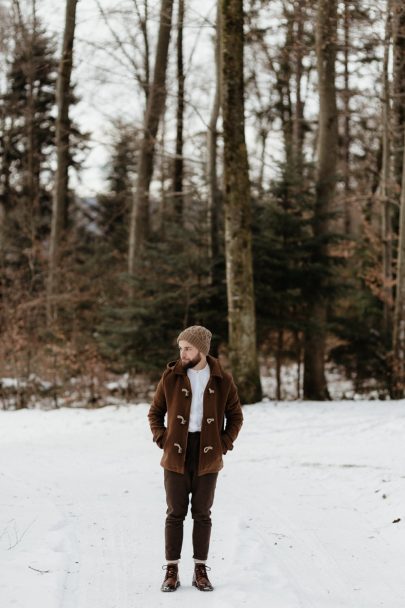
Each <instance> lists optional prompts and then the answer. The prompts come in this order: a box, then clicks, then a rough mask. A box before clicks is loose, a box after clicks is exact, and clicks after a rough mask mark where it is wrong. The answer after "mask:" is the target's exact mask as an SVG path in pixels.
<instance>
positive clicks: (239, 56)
mask: <svg viewBox="0 0 405 608" xmlns="http://www.w3.org/2000/svg"><path fill="white" fill-rule="evenodd" d="M221 7H222V15H221V19H222V112H223V127H224V211H225V256H226V280H227V295H228V326H229V350H230V359H231V363H232V370H233V372H234V374H235V377H236V381H237V383H238V387H239V392H240V396H241V399H242V401H243V402H244V403H253V402H255V401H258V400H260V399H261V395H262V392H261V384H260V376H259V366H258V358H257V348H256V319H255V302H254V292H253V269H252V246H251V241H252V234H251V198H250V185H249V174H248V160H247V152H246V143H245V120H244V80H243V1H242V0H222V2H221Z"/></svg>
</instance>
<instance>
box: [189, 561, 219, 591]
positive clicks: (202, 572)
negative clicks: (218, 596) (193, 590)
mask: <svg viewBox="0 0 405 608" xmlns="http://www.w3.org/2000/svg"><path fill="white" fill-rule="evenodd" d="M207 568H208V570H211V568H209V567H208V566H206V565H205V564H195V566H194V576H193V585H194V587H197V589H199V590H200V591H213V590H214V587H213V586H212V585H211V583H210V580H209V578H208V574H207Z"/></svg>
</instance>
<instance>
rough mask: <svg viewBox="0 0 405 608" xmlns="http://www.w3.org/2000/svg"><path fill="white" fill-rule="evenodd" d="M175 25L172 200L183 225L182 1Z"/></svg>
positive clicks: (181, 1)
mask: <svg viewBox="0 0 405 608" xmlns="http://www.w3.org/2000/svg"><path fill="white" fill-rule="evenodd" d="M178 7H179V8H178V23H177V86H178V89H177V112H176V120H177V124H176V155H175V158H174V170H173V173H174V175H173V200H174V212H175V216H176V221H177V222H178V224H179V226H181V225H182V223H183V206H184V201H183V168H184V167H183V165H184V163H183V118H184V66H183V23H184V0H179V2H178Z"/></svg>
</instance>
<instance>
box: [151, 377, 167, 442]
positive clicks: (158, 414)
mask: <svg viewBox="0 0 405 608" xmlns="http://www.w3.org/2000/svg"><path fill="white" fill-rule="evenodd" d="M164 379H165V374H163V376H162V377H161V379H160V381H159V384H158V385H157V388H156V392H155V395H154V397H153V401H152V405H151V406H150V408H149V412H148V419H149V425H150V429H151V431H152V435H153V441H154V442H155V443H157V445H158V446H159V447H160V448H163V443H164V437H163V435H164V434H165V432H166V427H165V415H166V412H167V404H166V397H165V390H164Z"/></svg>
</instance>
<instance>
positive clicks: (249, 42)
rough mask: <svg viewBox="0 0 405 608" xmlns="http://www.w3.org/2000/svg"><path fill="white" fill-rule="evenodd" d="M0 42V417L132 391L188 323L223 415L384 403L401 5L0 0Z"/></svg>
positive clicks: (390, 356) (403, 251)
mask: <svg viewBox="0 0 405 608" xmlns="http://www.w3.org/2000/svg"><path fill="white" fill-rule="evenodd" d="M56 22H57V23H58V25H57V26H56V28H55V23H56ZM0 46H1V48H0V53H1V57H0V166H1V171H0V336H1V337H0V407H3V408H8V407H18V408H23V407H29V406H31V405H32V404H33V403H35V399H37V398H38V396H41V397H44V398H47V399H48V400H49V403H50V404H52V405H53V406H56V407H57V406H59V405H61V404H62V403H63V404H64V405H66V404H69V402H70V401H69V400H71V402H72V403H73V402H74V401H77V400H82V401H84V402H85V403H86V404H87V405H88V406H90V407H91V406H97V405H100V404H102V403H103V402H104V401H105V397H106V395H107V394H108V385H109V383H110V384H111V385H112V383H113V384H114V387H115V388H114V390H115V391H118V392H119V393H120V395H121V396H122V395H123V396H125V398H127V399H133V398H136V397H137V396H139V395H142V397H145V394H148V390H149V388H150V386H153V385H154V383H155V381H156V379H157V378H158V377H159V375H160V373H161V372H162V371H163V369H164V367H165V365H166V364H167V362H168V361H170V360H173V359H175V358H177V356H178V355H177V345H176V337H177V335H178V333H179V332H180V331H181V330H182V329H183V328H184V327H187V326H188V325H193V324H201V325H204V326H206V327H208V328H209V329H210V330H211V331H212V334H213V341H212V351H211V352H212V354H213V355H214V356H218V357H220V358H221V360H222V361H224V362H225V366H227V367H229V369H231V370H232V373H233V375H234V378H235V381H236V383H237V385H238V389H239V393H240V396H241V400H242V402H243V403H255V402H258V401H260V400H261V399H262V396H263V384H262V381H261V379H262V378H263V377H265V376H267V375H268V374H269V373H270V371H271V372H272V373H273V374H274V377H275V381H276V382H275V394H274V395H271V397H272V398H275V399H279V400H280V399H281V398H282V394H283V393H282V389H283V370H285V369H292V370H293V373H294V377H295V380H294V382H295V385H296V388H295V398H298V399H305V400H319V401H323V400H329V399H330V388H329V382H328V373H329V372H330V371H331V370H338V373H339V375H340V376H341V377H342V378H346V379H349V380H350V381H351V382H352V384H353V386H354V387H355V389H356V391H357V392H358V393H362V392H364V393H366V392H367V391H369V390H370V388H372V389H375V390H376V391H377V392H378V395H379V397H380V398H388V399H399V398H403V397H404V395H405V145H404V142H405V128H404V127H405V4H404V3H403V2H402V0H375V1H373V2H370V1H369V0H343V1H338V0H316V1H315V2H310V1H309V0H245V1H243V0H217V1H214V0H210V2H197V1H196V0H189V1H186V0H176V1H174V0H159V1H157V0H63V2H60V4H58V9H57V10H52V3H50V2H49V0H0ZM107 90H108V91H109V95H110V99H109V100H107V93H106V91H107ZM84 91H85V93H84ZM89 98H91V101H92V105H90V104H89ZM111 99H113V101H114V103H115V105H114V108H115V109H111V108H112V107H113V105H111V104H112V101H111ZM120 104H121V105H120ZM96 116H97V117H98V118H97V120H98V121H99V124H101V123H102V127H100V126H98V127H95V126H94V125H95V121H96V119H95V117H96ZM89 117H90V118H89ZM93 118H94V120H93ZM101 128H102V132H103V134H104V136H105V137H104V140H103V142H100V129H101ZM102 146H104V148H103V150H104V151H103V152H102V153H100V154H101V156H102V154H104V157H103V158H104V161H103V162H100V163H99V164H101V165H102V167H101V169H100V172H101V173H102V174H103V179H100V180H99V181H97V182H95V184H96V185H95V187H93V186H92V187H91V188H90V187H88V188H86V181H87V179H88V178H87V176H88V175H89V174H88V172H87V173H86V171H87V169H86V166H88V165H89V163H90V160H89V159H94V158H95V155H96V156H97V153H98V152H97V150H99V149H100V148H101V147H102ZM101 156H100V158H101ZM92 162H93V161H92ZM117 387H118V388H117Z"/></svg>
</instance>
